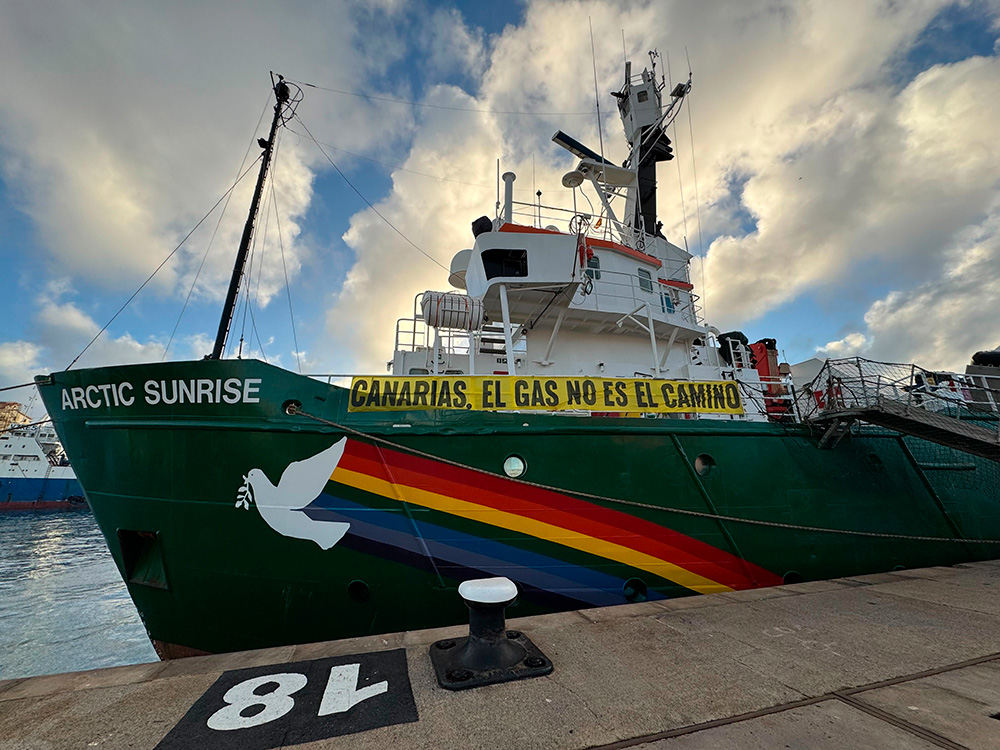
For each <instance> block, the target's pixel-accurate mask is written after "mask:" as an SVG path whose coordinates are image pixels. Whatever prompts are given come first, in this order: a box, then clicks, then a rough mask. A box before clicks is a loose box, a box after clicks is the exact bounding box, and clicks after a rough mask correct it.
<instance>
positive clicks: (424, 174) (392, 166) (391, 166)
mask: <svg viewBox="0 0 1000 750" xmlns="http://www.w3.org/2000/svg"><path fill="white" fill-rule="evenodd" d="M287 129H288V130H289V131H290V132H292V133H295V135H297V136H301V137H303V138H306V137H308V136H303V135H302V133H300V132H298V131H297V130H295V129H293V128H287ZM317 143H320V144H322V145H324V146H326V147H327V148H332V149H333V150H334V151H339V152H340V153H342V154H346V155H347V156H353V157H354V158H355V159H364V160H365V161H370V162H372V163H373V164H379V165H381V166H383V167H388V168H389V169H392V170H394V171H398V172H406V173H408V174H415V175H420V176H421V177H430V178H431V179H432V180H440V181H441V182H454V183H456V184H458V185H468V186H470V187H478V188H485V189H490V188H491V187H492V185H482V184H480V183H478V182H466V181H465V180H456V179H454V178H452V177H441V176H439V175H436V174H428V173H427V172H418V171H417V170H415V169H407V168H406V167H400V166H398V165H396V164H390V163H389V162H385V161H379V160H378V159H372V158H371V157H370V156H362V155H361V154H355V153H353V152H351V151H348V150H347V149H343V148H338V147H337V146H334V145H333V144H332V143H325V142H324V141H317Z"/></svg>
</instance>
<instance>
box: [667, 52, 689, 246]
mask: <svg viewBox="0 0 1000 750" xmlns="http://www.w3.org/2000/svg"><path fill="white" fill-rule="evenodd" d="M666 62H667V84H668V85H669V86H670V90H671V91H673V90H674V81H673V76H672V75H670V53H669V52H667V53H666ZM670 124H671V126H672V127H673V129H674V143H677V118H676V117H675V118H674V119H673V122H671V123H670ZM678 156H679V154H678ZM675 161H676V163H677V187H678V190H679V191H680V195H681V219H682V220H683V222H684V244H685V245H686V244H687V236H688V217H687V207H686V206H685V205H684V180H683V179H682V178H681V160H680V159H676V160H675Z"/></svg>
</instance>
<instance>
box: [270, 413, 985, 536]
mask: <svg viewBox="0 0 1000 750" xmlns="http://www.w3.org/2000/svg"><path fill="white" fill-rule="evenodd" d="M285 412H286V413H287V414H289V415H292V416H295V415H300V416H303V417H307V418H309V419H312V420H315V421H317V422H321V423H323V424H325V425H329V426H330V427H334V428H336V429H338V430H341V431H343V432H346V433H349V434H351V435H356V436H358V437H361V438H364V439H365V440H370V441H372V442H376V443H381V444H383V445H386V446H389V447H390V448H394V449H396V450H400V451H403V452H404V453H409V454H411V455H414V456H420V457H421V458H428V459H431V460H433V461H439V462H441V463H444V464H448V465H449V466H455V467H457V468H460V469H468V470H469V471H474V472H477V473H479V474H485V475H486V476H490V477H501V475H499V474H496V473H494V472H492V471H489V470H487V469H481V468H479V467H478V466H470V465H468V464H463V463H461V462H460V461H453V460H452V459H450V458H444V457H443V456H435V455H434V454H432V453H426V452H424V451H422V450H419V449H417V448H411V447H409V446H406V445H401V444H400V443H395V442H393V441H391V440H387V439H386V438H383V437H379V436H378V435H372V434H371V433H368V432H364V431H363V430H359V429H356V428H354V427H348V426H347V425H344V424H339V423H337V422H332V421H330V420H329V419H325V418H324V417H320V416H317V415H316V414H310V413H309V412H306V411H303V410H302V409H301V408H300V407H298V406H296V405H295V404H294V403H293V404H289V405H288V406H287V407H286V408H285ZM501 478H502V479H507V480H509V481H511V482H516V483H517V484H522V485H524V486H526V487H534V488H536V489H540V490H547V491H549V492H557V493H559V494H562V495H573V496H575V497H580V498H586V499H587V500H598V501H600V502H605V503H614V504H616V505H626V506H630V507H633V508H643V509H645V510H656V511H661V512H666V513H676V514H679V515H683V516H695V517H697V518H708V519H711V520H713V521H729V522H731V523H743V524H749V525H752V526H769V527H771V528H778V529H792V530H795V531H812V532H818V533H823V534H846V535H848V536H862V537H872V538H877V539H898V540H902V541H911V542H952V543H957V544H1000V539H969V538H966V537H961V538H952V537H940V536H917V535H914V534H890V533H887V532H882V531H857V530H853V529H828V528H824V527H822V526H804V525H802V524H797V523H782V522H780V521H762V520H759V519H755V518H740V517H737V516H723V515H721V514H715V513H704V512H702V511H697V510H687V509H685V508H671V507H668V506H663V505H653V504H651V503H640V502H638V501H636V500H624V499H622V498H618V497H608V496H606V495H595V494H593V493H590V492H583V491H581V490H568V489H566V488H564V487H553V486H551V485H547V484H540V483H538V482H531V481H528V480H527V479H518V478H516V477H501Z"/></svg>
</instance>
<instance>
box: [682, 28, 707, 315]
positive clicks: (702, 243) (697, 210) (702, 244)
mask: <svg viewBox="0 0 1000 750" xmlns="http://www.w3.org/2000/svg"><path fill="white" fill-rule="evenodd" d="M684 55H685V56H686V57H687V64H688V80H689V81H690V80H691V77H692V76H693V73H692V72H691V55H689V54H688V48H687V45H684ZM687 111H688V138H689V140H690V141H691V174H692V175H693V176H694V211H695V216H696V217H697V219H698V247H699V249H700V250H701V295H702V297H701V298H702V303H701V315H702V318H704V317H706V316H707V315H708V311H707V309H706V307H707V306H706V305H705V297H706V296H707V294H708V289H707V287H706V286H705V259H706V258H707V257H708V253H707V251H706V250H705V238H704V236H703V235H702V233H701V200H700V199H699V198H698V168H697V166H696V165H695V157H694V125H693V124H692V122H691V98H690V96H689V97H688V101H687Z"/></svg>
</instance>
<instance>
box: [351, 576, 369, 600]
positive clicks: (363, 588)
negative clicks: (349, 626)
mask: <svg viewBox="0 0 1000 750" xmlns="http://www.w3.org/2000/svg"><path fill="white" fill-rule="evenodd" d="M347 595H348V596H349V597H351V601H352V602H354V603H355V604H365V603H367V602H368V601H369V600H370V599H371V598H372V592H371V589H370V588H368V584H367V583H365V582H364V581H351V582H350V583H349V584H347Z"/></svg>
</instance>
